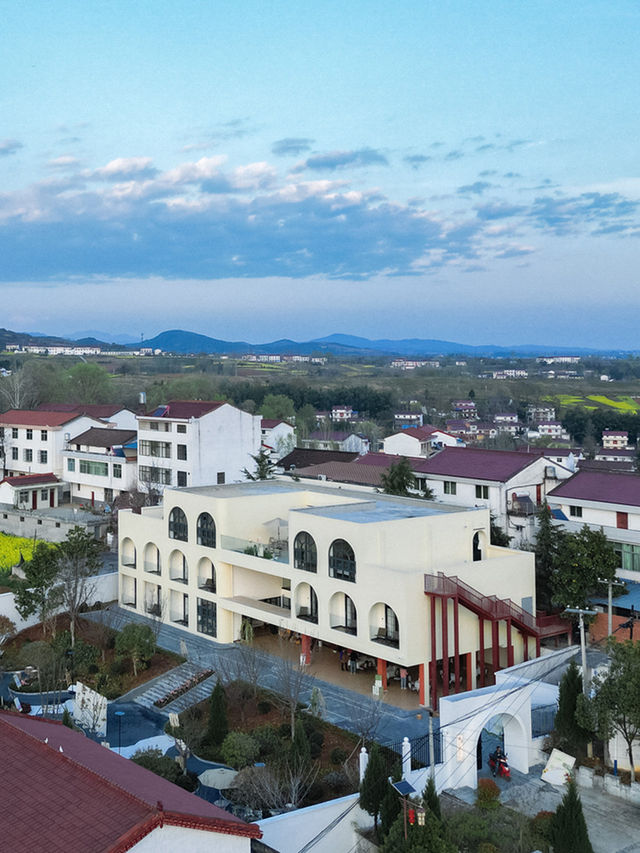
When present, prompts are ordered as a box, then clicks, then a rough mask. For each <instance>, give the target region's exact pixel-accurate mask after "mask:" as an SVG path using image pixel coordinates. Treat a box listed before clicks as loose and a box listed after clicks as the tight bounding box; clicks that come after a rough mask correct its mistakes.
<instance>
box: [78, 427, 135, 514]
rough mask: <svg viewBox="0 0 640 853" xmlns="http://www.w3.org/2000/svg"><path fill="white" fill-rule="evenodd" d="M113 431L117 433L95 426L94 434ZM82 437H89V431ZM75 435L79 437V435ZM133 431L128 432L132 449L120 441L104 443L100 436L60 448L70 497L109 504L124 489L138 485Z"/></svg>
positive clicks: (105, 433)
mask: <svg viewBox="0 0 640 853" xmlns="http://www.w3.org/2000/svg"><path fill="white" fill-rule="evenodd" d="M110 432H113V434H114V435H117V436H120V434H121V433H120V430H118V431H117V432H115V431H112V430H97V431H95V432H94V435H96V436H97V435H98V434H100V435H108V434H109V433H110ZM87 436H88V437H87V438H86V439H85V440H89V441H91V432H90V433H88V434H87ZM78 438H80V439H82V438H83V436H82V435H80V436H78ZM135 441H136V435H135V433H134V432H132V433H130V439H129V442H128V443H133V447H132V448H131V449H126V450H125V449H123V447H122V445H121V444H120V445H119V446H112V445H110V444H109V445H107V444H106V443H105V442H104V441H102V440H101V439H99V438H95V439H94V440H93V442H92V443H91V444H86V443H85V441H83V442H82V443H80V444H79V443H78V442H77V441H72V442H70V443H69V444H68V445H67V449H66V450H64V451H63V456H64V469H65V470H64V480H65V481H66V482H67V483H69V488H70V498H71V500H72V501H79V500H82V501H89V502H90V503H91V505H92V506H93V505H94V504H95V503H107V504H110V503H112V501H113V500H114V499H115V498H117V497H118V495H120V494H122V493H123V492H130V491H132V490H134V489H136V488H137V484H138V471H137V455H136V450H135Z"/></svg>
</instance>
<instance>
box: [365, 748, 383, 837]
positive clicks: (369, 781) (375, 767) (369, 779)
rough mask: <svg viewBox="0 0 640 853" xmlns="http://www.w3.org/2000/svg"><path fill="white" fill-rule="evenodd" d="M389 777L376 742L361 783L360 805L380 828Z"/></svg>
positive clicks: (376, 826)
mask: <svg viewBox="0 0 640 853" xmlns="http://www.w3.org/2000/svg"><path fill="white" fill-rule="evenodd" d="M388 785H389V781H388V779H387V773H386V767H385V763H384V758H383V757H382V753H381V752H380V747H379V746H378V744H377V743H374V744H373V746H372V747H371V751H370V753H369V762H368V764H367V769H366V771H365V774H364V779H363V780H362V784H361V785H360V806H361V808H363V809H364V810H365V811H366V812H369V814H370V815H371V816H372V817H373V822H374V825H375V828H376V829H377V828H378V814H379V813H380V806H381V804H382V800H383V799H384V795H385V794H386V792H387V787H388Z"/></svg>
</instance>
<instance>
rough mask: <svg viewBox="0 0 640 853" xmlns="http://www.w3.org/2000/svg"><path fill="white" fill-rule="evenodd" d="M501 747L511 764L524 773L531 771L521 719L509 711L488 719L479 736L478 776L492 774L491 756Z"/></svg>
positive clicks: (477, 753) (477, 749) (477, 750)
mask: <svg viewBox="0 0 640 853" xmlns="http://www.w3.org/2000/svg"><path fill="white" fill-rule="evenodd" d="M498 746H499V747H500V748H501V749H502V751H503V752H504V753H505V754H506V756H507V760H508V762H509V766H510V767H511V768H513V769H514V770H519V771H521V772H523V773H528V772H529V761H528V757H527V753H528V742H527V737H526V734H525V731H524V728H523V726H522V723H521V722H520V720H519V719H518V718H517V717H516V716H514V715H512V714H510V713H507V712H503V713H496V714H493V715H491V716H490V717H489V719H486V720H485V722H484V724H483V726H482V729H481V731H480V732H479V734H478V738H477V748H476V770H477V773H478V777H480V778H482V777H487V776H490V775H491V770H490V769H489V757H490V755H491V754H492V753H493V752H495V750H496V748H497V747H498Z"/></svg>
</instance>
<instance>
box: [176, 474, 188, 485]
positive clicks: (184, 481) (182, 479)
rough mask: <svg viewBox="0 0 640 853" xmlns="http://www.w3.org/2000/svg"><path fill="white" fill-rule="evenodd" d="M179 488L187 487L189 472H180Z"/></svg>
mask: <svg viewBox="0 0 640 853" xmlns="http://www.w3.org/2000/svg"><path fill="white" fill-rule="evenodd" d="M177 476H178V486H179V487H181V488H182V487H184V486H186V485H187V472H186V471H178V475H177Z"/></svg>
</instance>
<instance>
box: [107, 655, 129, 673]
mask: <svg viewBox="0 0 640 853" xmlns="http://www.w3.org/2000/svg"><path fill="white" fill-rule="evenodd" d="M126 668H127V666H126V664H125V662H124V660H123V658H114V659H113V660H112V661H111V665H110V666H109V673H110V674H111V675H123V674H124V671H125V669H126Z"/></svg>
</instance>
